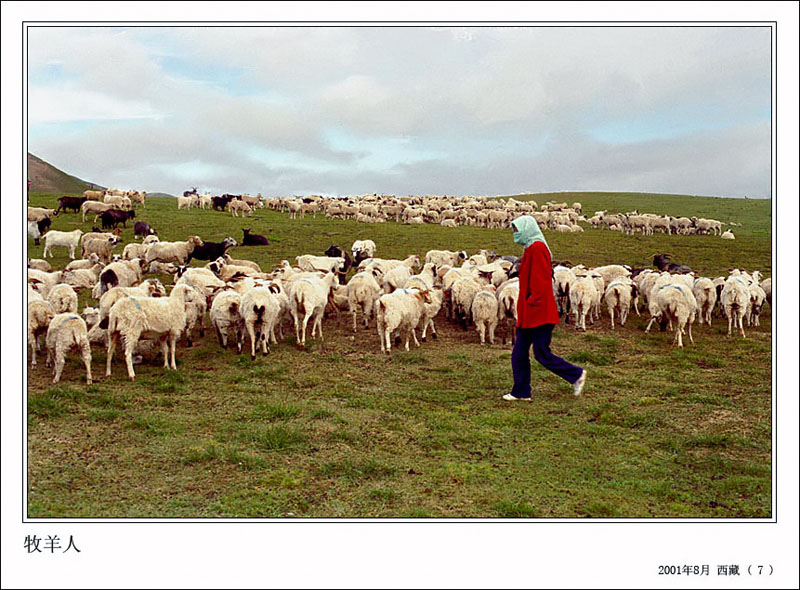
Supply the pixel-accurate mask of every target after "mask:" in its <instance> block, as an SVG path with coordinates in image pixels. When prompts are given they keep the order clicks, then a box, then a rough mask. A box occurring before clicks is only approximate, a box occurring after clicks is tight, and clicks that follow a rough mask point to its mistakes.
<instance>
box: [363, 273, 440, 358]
mask: <svg viewBox="0 0 800 590" xmlns="http://www.w3.org/2000/svg"><path fill="white" fill-rule="evenodd" d="M426 303H431V296H430V293H429V292H428V291H420V290H418V289H398V290H397V291H394V292H393V293H389V294H386V295H381V297H380V298H379V299H378V300H377V301H376V302H375V315H376V317H377V324H378V326H377V327H378V337H379V338H380V340H381V352H385V353H386V354H390V353H391V351H392V343H391V335H392V333H393V332H394V331H395V330H397V331H398V332H400V334H401V335H403V334H405V349H406V350H408V343H409V339H410V338H411V337H413V338H414V344H415V345H416V346H419V341H418V340H417V335H416V333H415V330H416V328H417V326H418V325H419V324H420V320H421V319H422V317H423V314H424V312H425V309H424V306H425V304H426Z"/></svg>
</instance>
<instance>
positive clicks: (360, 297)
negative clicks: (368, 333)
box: [346, 271, 381, 332]
mask: <svg viewBox="0 0 800 590" xmlns="http://www.w3.org/2000/svg"><path fill="white" fill-rule="evenodd" d="M346 288H347V307H348V309H349V310H350V313H351V314H352V316H353V332H357V331H358V322H357V317H358V312H359V311H361V313H362V315H363V319H364V328H368V327H369V320H370V316H371V315H372V311H373V309H374V308H375V302H376V301H377V300H378V297H380V296H381V287H380V285H378V281H377V280H376V279H375V274H374V273H372V272H367V271H361V272H359V273H356V274H355V275H353V278H351V279H350V281H349V282H348V283H347V287H346Z"/></svg>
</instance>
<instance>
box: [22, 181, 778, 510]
mask: <svg viewBox="0 0 800 590" xmlns="http://www.w3.org/2000/svg"><path fill="white" fill-rule="evenodd" d="M56 197H57V195H47V194H40V193H32V194H31V198H30V204H31V205H47V206H53V204H54V203H55V201H56ZM551 197H552V198H555V199H557V200H559V201H560V200H566V201H569V202H572V201H573V200H578V201H581V202H582V203H583V205H584V211H585V212H587V211H588V212H589V213H590V214H591V212H592V211H594V210H597V209H608V210H610V211H619V210H623V211H625V210H630V209H632V208H634V207H638V209H639V211H643V212H655V213H671V214H673V215H679V214H681V215H697V216H707V217H714V218H716V219H720V220H722V221H738V222H741V223H742V224H743V226H742V227H741V228H734V232H735V234H736V236H737V237H736V240H735V241H734V242H728V241H723V240H720V239H719V238H718V237H717V238H714V237H711V236H666V235H654V236H647V237H645V236H641V235H636V236H624V235H621V234H619V233H617V232H609V231H600V230H589V229H587V230H586V231H585V233H583V234H557V233H553V232H549V233H547V238H548V241H549V243H550V247H551V249H552V251H553V253H554V258H556V259H558V260H564V259H567V260H570V261H571V262H573V263H578V262H583V263H584V264H587V265H599V264H608V263H627V264H631V265H636V266H648V265H649V264H650V262H651V260H652V258H651V256H650V255H652V254H654V253H656V252H665V251H666V252H671V253H672V254H673V255H674V259H675V260H677V261H681V262H685V263H688V264H689V265H690V266H692V267H693V268H695V269H698V270H700V271H702V273H703V274H705V275H707V276H712V277H713V276H718V275H720V274H726V273H727V270H728V269H729V268H732V267H734V266H737V267H739V268H746V269H748V270H755V269H760V270H761V271H762V273H764V275H765V276H771V264H772V262H771V254H772V253H771V217H770V206H771V202H770V201H755V200H735V199H718V198H703V197H688V196H679V195H638V194H611V193H575V194H569V193H557V194H555V195H535V196H533V197H532V198H534V200H536V201H537V202H539V203H540V204H541V203H543V202H544V201H546V200H548V199H549V198H551ZM515 198H516V197H515ZM137 219H139V220H145V221H148V222H149V223H150V224H151V225H153V226H154V227H156V228H157V229H158V231H159V235H160V236H161V238H162V239H174V240H177V239H185V238H186V237H187V236H188V235H191V234H198V235H200V236H201V237H203V238H207V239H211V240H221V239H223V238H224V237H225V236H227V235H232V236H233V237H234V238H236V239H237V240H241V235H242V234H241V228H242V227H249V228H252V229H253V231H254V232H257V233H263V234H267V235H269V237H270V240H271V242H272V243H271V245H270V246H268V247H265V248H256V247H247V248H244V247H238V248H234V249H233V250H232V251H231V254H232V255H234V256H235V257H237V258H250V259H252V260H255V261H256V262H258V263H259V264H260V265H261V266H262V267H264V268H271V267H272V266H273V265H276V264H277V263H279V262H280V260H282V259H288V260H290V261H292V262H293V261H294V256H296V255H298V254H303V253H315V254H321V253H322V251H323V250H324V249H326V248H327V247H328V246H330V245H331V244H332V243H336V244H339V245H340V246H342V247H349V246H350V244H352V242H353V241H354V240H355V239H366V238H371V239H373V240H375V242H376V243H377V246H378V251H377V255H378V256H381V257H405V256H407V255H408V254H411V253H417V254H420V255H424V253H425V252H426V251H427V250H429V249H431V248H448V249H464V250H467V251H468V252H472V251H474V250H476V249H478V248H490V249H494V250H496V251H498V252H500V253H503V254H519V252H520V250H519V247H518V246H516V245H515V244H513V241H512V239H511V232H510V231H508V230H497V229H484V228H467V227H459V228H441V227H439V226H434V225H424V226H403V225H398V224H394V223H386V224H359V223H357V222H355V221H349V220H348V221H342V220H328V219H326V218H324V217H323V216H321V215H320V216H318V217H317V218H316V219H315V218H313V217H309V216H307V217H305V218H304V219H297V220H290V219H289V218H288V215H286V214H282V213H276V212H272V211H269V210H259V211H257V212H256V213H255V215H254V216H253V217H252V218H247V219H244V220H243V219H241V218H233V217H231V215H230V214H227V213H225V214H223V213H219V212H213V211H198V210H192V211H191V212H185V211H181V212H178V211H176V208H175V201H174V200H173V199H151V200H148V203H147V208H146V209H141V208H140V209H138V210H137ZM75 227H80V228H81V229H83V230H84V231H89V230H90V227H91V224H90V223H88V222H87V223H84V224H82V223H80V216H79V215H76V214H66V215H60V216H59V217H58V218H56V220H55V222H54V229H60V230H71V229H74V228H75ZM132 233H133V232H132V228H129V229H128V230H127V231H125V232H124V234H123V237H124V239H125V243H128V242H130V241H132ZM28 249H29V250H28V255H29V256H30V257H41V252H42V247H41V246H34V245H33V241H32V240H29V244H28ZM119 250H120V251H121V248H119ZM649 256H650V257H649ZM67 262H68V258H67V256H66V253H65V251H64V249H63V248H60V249H57V251H56V258H55V261H54V262H53V266H54V268H62V267H63V266H64V265H65V264H66V263H67ZM194 264H199V263H197V262H195V263H194ZM161 279H162V280H163V281H165V282H166V283H171V278H167V277H161ZM80 302H81V306H80V307H81V308H82V307H83V305H85V304H89V303H90V301H89V300H88V299H87V297H86V294H83V295H82V296H81V298H80ZM770 312H771V310H770V308H769V306H765V310H764V313H763V314H762V321H761V327H760V328H757V329H750V330H747V339H745V340H742V339H741V338H731V339H728V338H726V335H725V332H726V330H727V326H726V325H723V322H724V320H722V319H717V320H715V323H714V325H713V327H711V328H709V327H707V326H703V327H697V326H695V330H694V336H695V345H693V346H692V345H687V347H686V349H684V350H676V349H675V348H674V347H672V346H670V340H671V334H665V333H659V332H655V333H650V334H645V333H644V326H645V318H644V317H642V318H638V317H636V316H635V315H633V314H632V317H631V318H630V321H629V323H628V325H626V326H625V327H624V328H621V329H620V328H618V329H617V330H615V331H613V332H612V331H611V329H610V326H609V320H608V317H607V315H604V316H603V318H602V319H601V321H600V322H599V324H597V325H595V326H591V327H589V329H588V332H587V333H586V334H582V333H576V332H575V331H574V330H573V329H572V327H571V326H565V325H563V324H561V325H559V326H558V327H557V328H556V330H555V332H554V338H553V350H554V352H556V354H560V355H562V356H564V357H566V358H567V359H568V360H570V361H572V362H575V363H577V364H580V365H582V366H584V367H586V368H587V369H588V376H589V378H588V382H587V386H586V390H585V392H584V395H583V396H582V397H580V398H577V399H576V398H574V396H572V394H571V387H569V386H568V385H567V384H566V383H564V382H562V381H560V380H559V379H558V378H557V377H555V376H554V375H552V374H550V373H548V372H547V371H545V370H543V369H541V368H540V367H539V366H538V364H535V363H534V367H533V390H534V393H533V395H534V400H533V402H532V403H529V404H519V403H517V404H509V403H508V402H502V401H501V400H500V396H501V395H502V394H503V393H506V392H507V391H508V390H509V389H510V386H511V367H510V356H511V350H510V345H505V346H503V345H501V344H499V343H498V344H495V345H494V346H488V345H487V346H484V347H482V346H481V345H480V344H479V340H478V336H477V333H476V332H475V331H473V330H470V331H468V332H464V331H462V330H461V329H459V328H455V327H453V326H451V325H448V323H447V322H446V321H445V320H444V319H443V318H441V317H440V318H439V320H438V321H437V330H438V331H439V338H438V339H436V340H429V341H428V342H426V343H423V344H422V346H421V347H420V348H418V349H412V350H411V351H410V352H405V351H398V350H393V351H392V354H391V356H390V357H386V356H384V355H382V354H381V352H380V345H379V341H378V338H377V334H376V332H375V330H374V329H372V330H370V331H369V332H365V331H359V333H358V334H356V335H354V334H353V333H352V331H351V325H352V324H351V320H350V316H349V314H346V313H345V314H342V316H341V317H340V318H338V319H337V318H335V317H333V318H327V319H326V320H325V322H324V333H325V342H324V344H323V343H321V342H319V341H309V342H310V344H309V345H308V346H307V348H306V349H300V348H299V347H298V346H297V345H296V344H295V341H294V336H293V335H289V336H288V337H287V339H286V340H285V341H284V342H282V343H280V344H279V345H277V346H274V347H273V348H272V353H271V354H270V355H269V356H267V357H257V358H256V359H255V360H254V361H251V359H250V357H249V356H248V355H242V356H238V355H236V354H235V353H234V352H233V351H231V350H228V351H224V350H222V349H221V348H220V347H219V346H218V344H217V341H216V336H215V335H214V334H213V333H212V331H211V330H208V331H207V332H206V335H205V338H204V339H200V340H199V341H196V343H195V346H194V347H193V348H191V349H187V348H185V346H181V347H179V350H178V353H177V358H178V371H177V372H167V371H164V370H163V369H162V368H161V366H160V362H159V361H154V362H151V363H145V364H143V365H138V366H137V368H136V373H137V380H136V382H134V383H131V382H129V381H128V379H127V377H126V372H125V369H124V364H123V363H122V361H121V360H117V359H116V358H115V361H114V365H113V367H112V370H113V375H112V377H110V378H106V377H104V367H105V351H103V350H101V349H100V348H93V367H92V368H93V373H94V377H95V383H94V384H93V385H91V386H88V387H87V386H86V385H85V384H84V383H83V381H82V371H83V367H82V365H81V364H80V363H79V362H78V361H79V357H77V356H75V355H73V356H71V357H70V358H69V359H68V362H67V367H66V368H65V370H64V374H63V376H62V379H61V382H60V383H59V384H58V385H57V386H52V385H51V384H50V379H51V374H50V372H49V370H47V369H45V368H44V366H43V364H42V365H40V366H39V367H37V369H36V370H34V371H33V372H29V373H28V392H27V393H28V515H29V516H30V517H106V518H107V517H248V518H254V517H504V518H524V517H543V518H555V517H559V518H563V517H596V518H604V517H616V518H620V517H761V518H765V517H770V516H771V514H772V505H771V493H772V488H771V478H772V469H771V451H772V448H771V437H772V428H771V418H772V416H771V403H772V390H771V358H772V348H771V319H770V317H769V316H770Z"/></svg>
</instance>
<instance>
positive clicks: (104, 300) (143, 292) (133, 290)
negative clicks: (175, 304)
mask: <svg viewBox="0 0 800 590" xmlns="http://www.w3.org/2000/svg"><path fill="white" fill-rule="evenodd" d="M166 294H167V290H166V289H165V288H164V285H162V284H161V281H159V280H158V279H147V280H146V281H142V282H141V283H139V284H138V285H136V286H134V287H112V288H111V289H109V290H108V291H106V292H105V293H103V295H101V296H100V301H99V302H98V310H99V320H98V323H99V326H100V327H101V328H107V327H108V317H109V314H110V312H111V308H112V307H114V304H115V303H116V302H117V301H119V300H120V299H123V298H124V297H130V296H135V297H164V296H166Z"/></svg>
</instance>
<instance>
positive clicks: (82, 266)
mask: <svg viewBox="0 0 800 590" xmlns="http://www.w3.org/2000/svg"><path fill="white" fill-rule="evenodd" d="M99 264H100V257H99V256H98V255H97V254H95V253H92V254H89V255H88V256H87V257H86V258H79V259H78V260H73V261H72V262H70V263H69V264H67V266H65V267H64V270H65V271H71V270H89V269H94V268H95V267H96V266H97V265H99ZM100 268H102V266H100ZM97 270H98V272H99V269H97Z"/></svg>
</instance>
